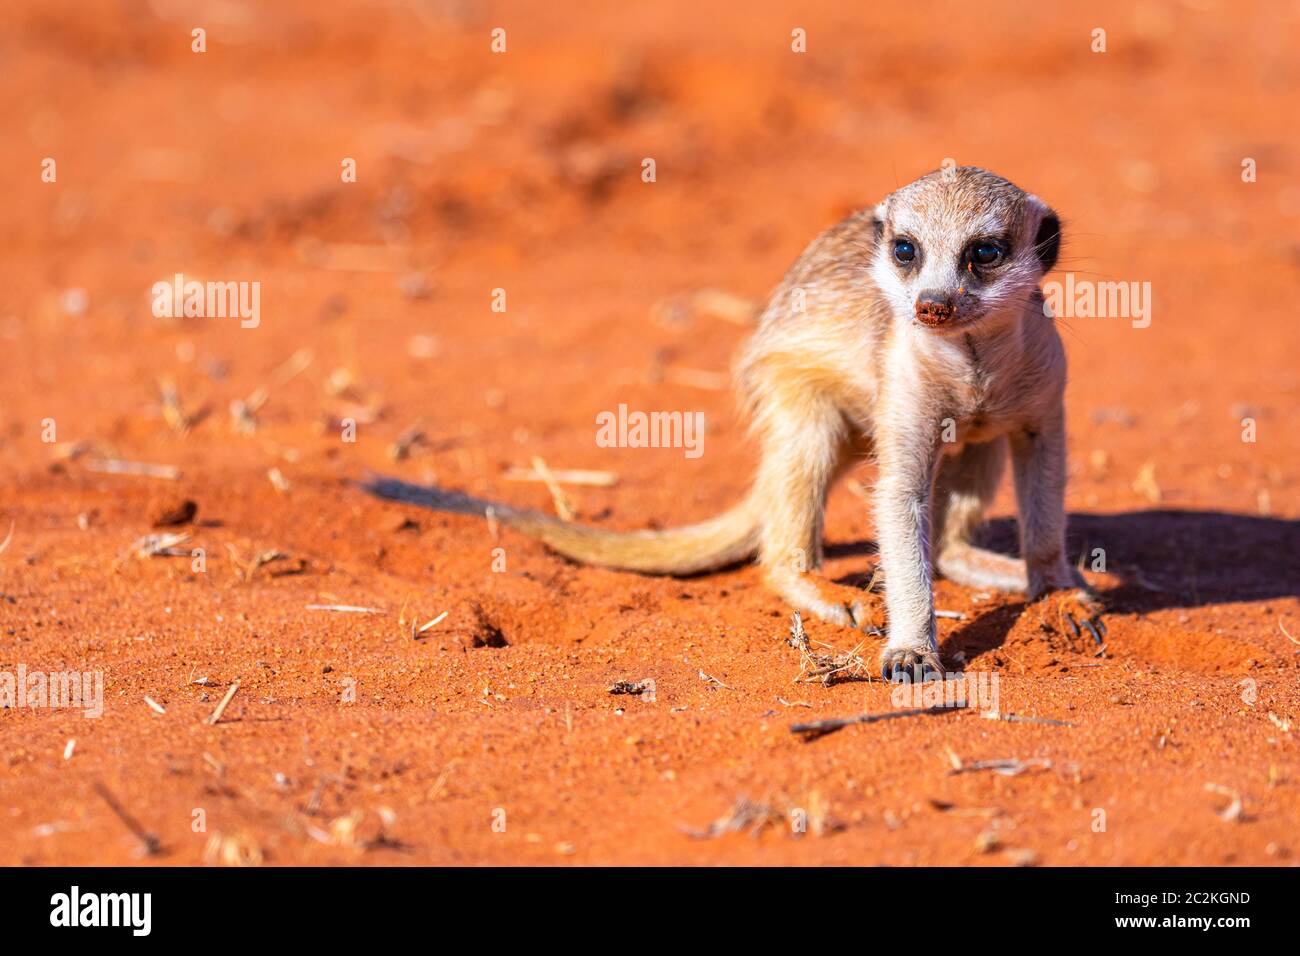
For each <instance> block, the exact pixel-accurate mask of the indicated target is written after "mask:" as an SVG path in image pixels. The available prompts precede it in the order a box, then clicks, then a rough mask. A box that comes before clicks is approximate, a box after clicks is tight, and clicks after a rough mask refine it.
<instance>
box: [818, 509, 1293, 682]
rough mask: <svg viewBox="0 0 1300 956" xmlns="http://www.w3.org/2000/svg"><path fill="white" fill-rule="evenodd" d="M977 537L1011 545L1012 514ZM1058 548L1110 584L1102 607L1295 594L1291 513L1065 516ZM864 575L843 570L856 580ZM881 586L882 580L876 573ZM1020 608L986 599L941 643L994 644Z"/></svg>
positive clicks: (1143, 607) (976, 647)
mask: <svg viewBox="0 0 1300 956" xmlns="http://www.w3.org/2000/svg"><path fill="white" fill-rule="evenodd" d="M978 543H979V544H980V545H981V546H983V547H986V548H990V549H992V550H994V551H999V552H1001V553H1003V554H1012V555H1014V554H1016V553H1017V551H1018V545H1017V529H1016V522H1015V520H1014V519H1013V518H995V519H993V520H991V521H990V522H988V524H986V525H985V526H984V527H983V528H981V529H980V533H979V537H978ZM875 551H876V547H875V544H874V542H870V541H862V542H853V543H852V544H839V545H835V546H832V547H828V548H827V549H826V553H827V554H828V555H833V556H836V557H846V556H849V555H867V554H874V553H875ZM1066 553H1067V554H1068V555H1069V557H1070V560H1071V561H1074V562H1080V561H1082V566H1083V568H1084V570H1085V571H1092V570H1097V571H1104V572H1106V573H1107V574H1108V575H1109V576H1110V577H1111V578H1112V579H1118V580H1119V582H1120V583H1119V584H1117V585H1114V586H1111V587H1107V588H1103V589H1102V592H1101V596H1102V598H1103V599H1104V601H1105V603H1106V612H1107V614H1108V615H1123V614H1141V613H1146V612H1149V611H1158V610H1164V609H1167V608H1197V607H1206V606H1208V605H1216V604H1233V603H1236V602H1240V601H1267V600H1272V599H1274V598H1290V597H1297V596H1300V521H1291V520H1287V519H1284V518H1270V517H1267V516H1264V515H1248V514H1231V513H1228V512H1223V511H1174V510H1151V511H1129V512H1121V513H1116V514H1089V513H1074V514H1071V515H1070V516H1069V525H1068V530H1067V533H1066ZM869 577H870V575H869V574H868V575H866V576H864V575H862V574H854V575H848V576H846V577H845V578H843V579H842V580H841V583H845V584H848V583H853V584H861V583H864V582H865V580H867V579H868V578H869ZM885 586H886V587H888V586H889V582H888V581H886V582H885ZM1024 610H1025V603H1024V601H1022V600H1018V599H1017V600H1014V601H1011V602H1010V603H1006V604H1002V605H999V606H997V607H995V608H991V609H990V610H989V611H987V612H985V613H983V614H981V615H979V616H978V617H977V618H975V619H974V620H971V621H967V622H965V623H963V624H962V626H960V627H958V628H957V629H955V630H954V631H953V632H952V633H951V634H950V636H949V637H948V639H947V641H945V642H944V643H945V645H948V646H951V647H960V648H962V649H963V650H964V651H965V653H966V655H967V657H972V656H974V655H975V654H980V653H984V652H986V651H989V650H992V649H994V648H997V647H1000V646H1001V645H1002V644H1003V642H1004V641H1005V640H1006V636H1007V634H1008V633H1009V632H1010V630H1011V628H1012V626H1013V625H1014V624H1015V622H1016V620H1017V619H1018V618H1019V617H1020V615H1021V613H1022V612H1023V611H1024Z"/></svg>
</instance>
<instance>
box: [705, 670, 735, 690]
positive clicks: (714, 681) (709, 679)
mask: <svg viewBox="0 0 1300 956" xmlns="http://www.w3.org/2000/svg"><path fill="white" fill-rule="evenodd" d="M700 680H702V681H705V682H706V683H709V684H717V685H718V686H719V687H725V688H726V689H727V690H735V689H736V688H734V687H729V686H728V685H726V684H724V683H722V681H720V680H718V679H717V678H716V677H714V676H713V675H712V674H706V673H704V671H700Z"/></svg>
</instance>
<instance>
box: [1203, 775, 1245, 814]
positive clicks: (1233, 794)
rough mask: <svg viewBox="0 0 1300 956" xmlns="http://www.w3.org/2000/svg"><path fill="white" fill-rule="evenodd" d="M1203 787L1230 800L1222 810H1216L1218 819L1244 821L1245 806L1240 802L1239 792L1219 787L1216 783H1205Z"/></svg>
mask: <svg viewBox="0 0 1300 956" xmlns="http://www.w3.org/2000/svg"><path fill="white" fill-rule="evenodd" d="M1205 789H1206V791H1207V792H1209V793H1217V794H1218V795H1219V796H1221V797H1228V798H1229V799H1230V800H1231V801H1232V802H1231V803H1229V804H1228V805H1227V806H1226V807H1224V808H1223V809H1222V810H1218V811H1216V812H1217V813H1218V814H1219V819H1220V820H1223V821H1225V822H1227V823H1244V822H1245V821H1246V819H1247V818H1246V808H1245V805H1244V804H1243V803H1242V802H1241V794H1240V793H1238V792H1237V791H1236V790H1232V789H1230V788H1228V787H1221V786H1219V785H1218V784H1217V783H1207V784H1206V785H1205Z"/></svg>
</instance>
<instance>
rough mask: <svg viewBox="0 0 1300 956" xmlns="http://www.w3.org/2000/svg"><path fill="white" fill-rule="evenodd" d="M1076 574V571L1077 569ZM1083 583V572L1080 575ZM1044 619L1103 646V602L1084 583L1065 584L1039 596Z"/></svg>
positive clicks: (1104, 635) (1104, 638)
mask: <svg viewBox="0 0 1300 956" xmlns="http://www.w3.org/2000/svg"><path fill="white" fill-rule="evenodd" d="M1076 573H1077V572H1076ZM1079 581H1080V582H1082V575H1079ZM1038 601H1039V603H1040V604H1042V605H1044V606H1045V608H1046V618H1047V620H1048V621H1049V622H1050V623H1052V624H1054V625H1055V626H1056V627H1057V629H1058V630H1061V631H1064V632H1066V633H1069V634H1073V635H1074V636H1075V637H1080V636H1082V635H1084V634H1086V635H1087V636H1088V637H1090V638H1092V640H1093V641H1094V642H1095V643H1096V644H1097V645H1098V646H1099V647H1102V648H1105V646H1106V634H1107V629H1106V620H1105V612H1106V605H1105V603H1104V602H1103V601H1102V600H1101V598H1100V597H1098V596H1097V594H1096V592H1095V591H1093V590H1092V588H1090V587H1088V585H1087V584H1086V583H1080V584H1079V585H1077V586H1076V585H1074V584H1071V585H1068V586H1066V587H1064V588H1061V589H1059V590H1055V591H1049V592H1047V593H1046V594H1044V595H1041V596H1040V597H1039V599H1038Z"/></svg>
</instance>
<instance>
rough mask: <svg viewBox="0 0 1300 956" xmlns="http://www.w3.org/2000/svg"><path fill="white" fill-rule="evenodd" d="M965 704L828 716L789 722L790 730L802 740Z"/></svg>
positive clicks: (934, 712) (935, 712) (963, 707)
mask: <svg viewBox="0 0 1300 956" xmlns="http://www.w3.org/2000/svg"><path fill="white" fill-rule="evenodd" d="M965 709H966V705H965V704H955V705H953V706H952V707H947V706H944V707H918V708H916V709H914V710H890V711H886V712H885V713H883V714H858V715H857V716H854V717H828V718H827V719H826V720H814V721H813V722H812V723H808V724H791V725H790V732H791V733H793V734H803V738H804V740H816V739H817V738H818V737H822V736H825V735H826V734H831V733H834V732H835V731H837V730H843V729H844V728H845V727H852V726H853V725H854V724H874V723H876V722H878V721H881V720H893V719H895V718H896V717H923V716H926V715H934V714H946V713H949V712H950V711H954V710H965Z"/></svg>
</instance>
